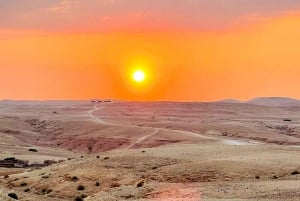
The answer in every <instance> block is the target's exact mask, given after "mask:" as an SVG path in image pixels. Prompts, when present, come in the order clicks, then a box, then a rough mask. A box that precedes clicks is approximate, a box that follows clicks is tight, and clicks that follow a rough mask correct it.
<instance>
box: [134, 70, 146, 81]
mask: <svg viewBox="0 0 300 201" xmlns="http://www.w3.org/2000/svg"><path fill="white" fill-rule="evenodd" d="M145 77H146V75H145V72H144V71H142V70H136V71H134V72H133V74H132V78H133V80H134V81H135V82H143V81H144V80H145Z"/></svg>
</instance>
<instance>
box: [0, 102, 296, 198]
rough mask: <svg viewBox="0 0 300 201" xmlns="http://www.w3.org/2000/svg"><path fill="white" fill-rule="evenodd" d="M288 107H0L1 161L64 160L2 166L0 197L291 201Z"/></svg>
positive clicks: (292, 138)
mask: <svg viewBox="0 0 300 201" xmlns="http://www.w3.org/2000/svg"><path fill="white" fill-rule="evenodd" d="M276 100H277V99H276ZM281 101H282V100H281ZM289 104H290V102H289ZM289 104H282V106H277V105H276V106H274V105H271V106H264V105H261V104H252V103H248V102H236V101H234V102H228V101H225V102H215V103H174V102H124V101H45V102H33V101H32V102H30V101H27V102H21V101H2V102H0V137H1V141H0V159H4V158H7V157H15V158H18V159H21V160H28V161H29V163H31V164H32V163H33V164H34V163H38V162H41V161H44V160H57V161H58V160H60V161H62V162H61V163H57V164H53V165H50V166H47V167H40V168H1V167H0V200H16V197H17V198H18V200H28V201H31V200H32V201H36V200H45V201H52V200H53V201H55V200H60V201H64V200H65V201H71V200H77V201H80V200H87V201H101V200H103V201H110V200H112V201H113V200H209V201H213V200H216V201H217V200H218V201H225V200H226V201H228V200H236V201H238V200H243V201H252V200H253V201H254V200H262V201H269V200H291V201H294V200H295V201H296V200H299V197H300V194H299V189H300V162H299V161H300V154H299V153H300V132H299V131H300V130H299V129H300V109H298V107H297V105H289ZM29 150H36V152H32V151H29Z"/></svg>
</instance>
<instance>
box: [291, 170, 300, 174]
mask: <svg viewBox="0 0 300 201" xmlns="http://www.w3.org/2000/svg"><path fill="white" fill-rule="evenodd" d="M298 174H300V172H299V171H298V170H295V171H293V172H292V173H291V175H298Z"/></svg>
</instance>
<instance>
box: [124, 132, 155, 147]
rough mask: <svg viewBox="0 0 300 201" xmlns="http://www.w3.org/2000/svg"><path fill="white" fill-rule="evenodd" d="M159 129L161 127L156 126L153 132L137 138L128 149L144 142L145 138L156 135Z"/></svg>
mask: <svg viewBox="0 0 300 201" xmlns="http://www.w3.org/2000/svg"><path fill="white" fill-rule="evenodd" d="M159 131H160V129H159V128H155V130H154V131H153V132H152V133H151V134H149V135H145V136H144V137H141V138H139V139H138V140H136V141H135V142H133V143H132V144H130V145H129V146H128V147H127V148H126V149H130V148H132V147H134V146H135V145H137V144H139V143H141V142H143V141H144V140H146V139H147V138H149V137H152V136H154V135H156V134H157V133H158V132H159Z"/></svg>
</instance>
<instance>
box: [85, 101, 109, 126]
mask: <svg viewBox="0 0 300 201" xmlns="http://www.w3.org/2000/svg"><path fill="white" fill-rule="evenodd" d="M102 109H103V107H99V106H98V105H95V106H94V107H93V109H91V110H90V111H89V112H88V114H89V116H90V117H91V118H93V119H94V120H95V122H97V123H98V124H106V125H111V124H109V123H106V122H105V121H103V120H102V119H100V118H99V117H97V116H96V115H94V112H96V111H99V110H102Z"/></svg>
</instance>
